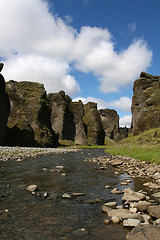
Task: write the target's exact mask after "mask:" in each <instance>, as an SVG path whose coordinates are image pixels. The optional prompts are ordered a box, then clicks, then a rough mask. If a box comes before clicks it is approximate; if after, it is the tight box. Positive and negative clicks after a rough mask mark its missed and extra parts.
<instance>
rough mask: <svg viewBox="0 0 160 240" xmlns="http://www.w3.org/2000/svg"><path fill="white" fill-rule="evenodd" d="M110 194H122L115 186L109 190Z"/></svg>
mask: <svg viewBox="0 0 160 240" xmlns="http://www.w3.org/2000/svg"><path fill="white" fill-rule="evenodd" d="M111 193H112V194H122V191H119V190H118V189H117V188H114V189H113V190H112V191H111Z"/></svg>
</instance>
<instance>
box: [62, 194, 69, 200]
mask: <svg viewBox="0 0 160 240" xmlns="http://www.w3.org/2000/svg"><path fill="white" fill-rule="evenodd" d="M62 197H63V198H68V199H70V198H71V195H70V194H68V193H64V194H63V196H62Z"/></svg>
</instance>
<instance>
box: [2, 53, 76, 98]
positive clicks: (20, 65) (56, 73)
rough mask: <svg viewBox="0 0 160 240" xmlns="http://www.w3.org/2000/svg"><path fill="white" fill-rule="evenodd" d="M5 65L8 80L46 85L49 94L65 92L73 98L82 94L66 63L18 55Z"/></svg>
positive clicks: (34, 56) (41, 57) (5, 74)
mask: <svg viewBox="0 0 160 240" xmlns="http://www.w3.org/2000/svg"><path fill="white" fill-rule="evenodd" d="M5 65H6V67H5V68H4V70H3V75H4V77H5V79H6V80H11V79H13V80H16V81H33V82H40V83H43V84H44V83H45V87H46V90H47V91H48V92H58V91H60V90H64V91H65V92H66V93H67V94H69V95H72V96H73V95H75V94H76V93H77V92H80V88H79V85H78V83H77V82H76V81H75V78H74V77H73V76H71V75H69V74H68V72H69V65H68V64H67V63H66V62H65V61H58V60H56V59H54V58H49V57H43V56H36V55H27V56H26V55H25V56H19V55H17V56H13V57H12V58H9V59H8V60H7V61H6V63H5ZM19 69H20V71H19Z"/></svg>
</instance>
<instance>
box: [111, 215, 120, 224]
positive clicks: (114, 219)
mask: <svg viewBox="0 0 160 240" xmlns="http://www.w3.org/2000/svg"><path fill="white" fill-rule="evenodd" d="M111 221H112V223H114V224H117V223H119V222H120V218H119V217H117V216H113V217H112V218H111Z"/></svg>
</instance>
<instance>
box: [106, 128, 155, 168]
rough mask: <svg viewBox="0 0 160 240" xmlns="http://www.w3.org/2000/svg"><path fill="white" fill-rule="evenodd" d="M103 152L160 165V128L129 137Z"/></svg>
mask: <svg viewBox="0 0 160 240" xmlns="http://www.w3.org/2000/svg"><path fill="white" fill-rule="evenodd" d="M105 152H107V153H110V154H113V155H122V156H130V157H133V158H135V159H139V160H141V161H150V162H152V163H153V162H156V163H158V164H160V128H159V129H152V130H149V131H145V132H143V133H142V134H140V135H138V136H132V135H131V136H129V137H128V138H126V139H123V140H122V141H121V142H120V143H117V145H115V146H107V147H106V150H105Z"/></svg>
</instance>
